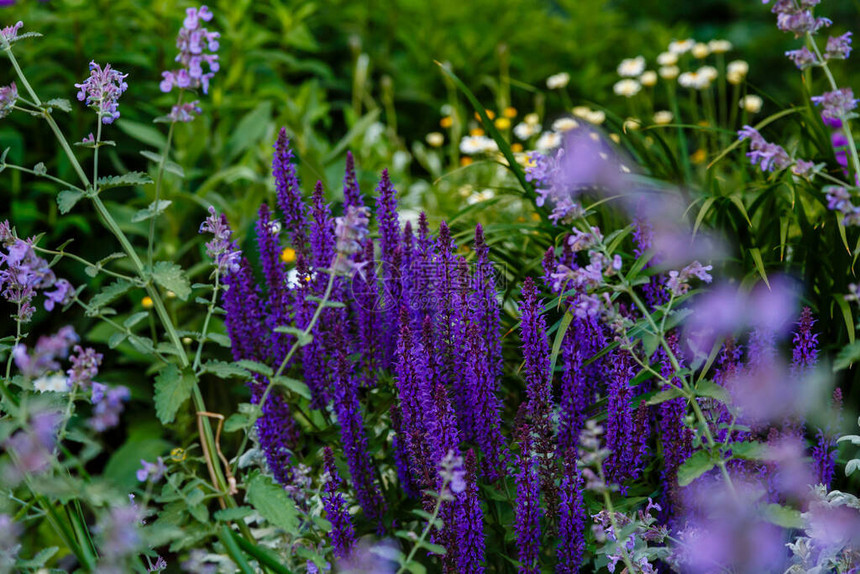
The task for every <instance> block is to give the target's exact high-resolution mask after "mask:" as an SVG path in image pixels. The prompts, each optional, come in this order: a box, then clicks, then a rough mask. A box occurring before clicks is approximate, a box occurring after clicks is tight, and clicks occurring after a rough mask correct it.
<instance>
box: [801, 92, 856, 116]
mask: <svg viewBox="0 0 860 574" xmlns="http://www.w3.org/2000/svg"><path fill="white" fill-rule="evenodd" d="M857 102H858V100H856V99H854V92H853V90H851V88H841V89H838V90H834V91H832V92H826V93H824V94H823V95H821V96H813V98H812V103H814V104H815V105H816V106H818V105H821V106H822V107H823V108H824V109H823V110H822V112H821V115H822V117H825V118H842V117H844V116H845V115H847V114H848V112H850V111H851V110H853V109H855V108H856V107H857Z"/></svg>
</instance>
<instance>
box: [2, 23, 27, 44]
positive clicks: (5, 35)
mask: <svg viewBox="0 0 860 574" xmlns="http://www.w3.org/2000/svg"><path fill="white" fill-rule="evenodd" d="M22 26H24V23H23V22H20V21H19V22H18V23H17V24H15V25H14V26H6V27H5V28H3V29H2V30H0V42H3V41H6V42H9V43H12V42H14V41H15V40H16V39H17V38H18V30H20V29H21V27H22Z"/></svg>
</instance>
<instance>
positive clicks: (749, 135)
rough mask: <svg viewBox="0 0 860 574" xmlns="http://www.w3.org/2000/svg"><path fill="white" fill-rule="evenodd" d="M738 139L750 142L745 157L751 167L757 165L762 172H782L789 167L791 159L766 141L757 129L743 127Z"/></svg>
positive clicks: (780, 148)
mask: <svg viewBox="0 0 860 574" xmlns="http://www.w3.org/2000/svg"><path fill="white" fill-rule="evenodd" d="M738 139H739V140H740V141H743V140H745V139H748V140H750V151H749V152H748V153H747V157H748V158H750V162H751V163H752V164H753V165H759V166H760V167H761V170H762V171H773V170H774V169H777V170H782V169H785V168H787V167H788V166H790V165H791V158H789V157H788V152H786V151H785V150H784V149H783V148H782V147H781V146H779V145H777V144H774V143H770V142H768V141H766V140H765V139H764V138H763V137H762V135H761V134H760V133H759V132H758V130H757V129H755V128H753V127H751V126H744V127H743V129H742V130H740V131H739V132H738Z"/></svg>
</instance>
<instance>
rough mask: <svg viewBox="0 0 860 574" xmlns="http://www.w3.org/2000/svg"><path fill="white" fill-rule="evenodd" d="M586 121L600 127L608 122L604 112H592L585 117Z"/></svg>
mask: <svg viewBox="0 0 860 574" xmlns="http://www.w3.org/2000/svg"><path fill="white" fill-rule="evenodd" d="M585 120H586V121H587V122H588V123H590V124H594V125H596V126H599V125H600V124H602V123H603V122H605V121H606V112H604V111H603V110H591V111H589V113H588V115H587V116H586V117H585Z"/></svg>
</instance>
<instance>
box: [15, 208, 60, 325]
mask: <svg viewBox="0 0 860 574" xmlns="http://www.w3.org/2000/svg"><path fill="white" fill-rule="evenodd" d="M0 248H2V249H0V294H2V296H3V298H4V299H6V300H7V301H9V302H10V303H12V304H13V305H16V306H17V311H16V314H15V315H13V318H15V319H17V320H20V321H21V322H27V321H29V320H30V318H31V317H32V316H33V313H34V312H35V311H36V310H35V308H34V307H33V306H32V304H31V303H32V301H33V297H35V296H36V292H37V291H42V293H43V295H44V296H45V302H44V307H45V310H47V311H52V310H53V309H54V306H55V305H57V304H59V305H66V304H67V303H69V302H70V301H71V300H72V295H73V293H74V289H73V288H72V285H71V284H70V283H69V282H68V281H66V280H65V279H57V276H56V275H54V272H53V271H52V270H51V267H50V265H49V264H48V262H47V261H45V260H44V259H42V258H41V257H39V256H38V255H36V251H35V249H33V241H32V239H31V240H27V241H24V240H23V239H19V238H17V237H15V235H14V234H13V233H12V230H11V228H10V226H9V222H8V221H3V222H0ZM51 289H53V290H51Z"/></svg>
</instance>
